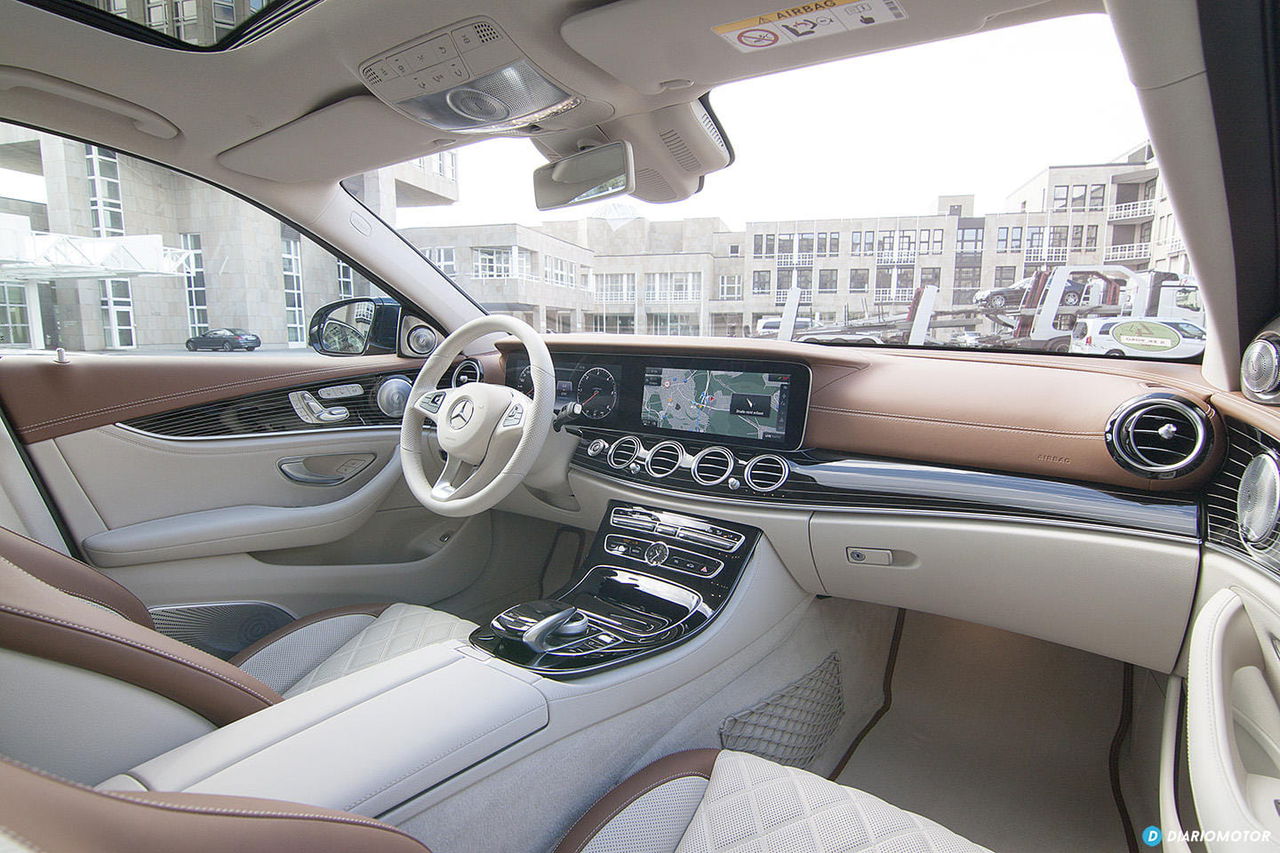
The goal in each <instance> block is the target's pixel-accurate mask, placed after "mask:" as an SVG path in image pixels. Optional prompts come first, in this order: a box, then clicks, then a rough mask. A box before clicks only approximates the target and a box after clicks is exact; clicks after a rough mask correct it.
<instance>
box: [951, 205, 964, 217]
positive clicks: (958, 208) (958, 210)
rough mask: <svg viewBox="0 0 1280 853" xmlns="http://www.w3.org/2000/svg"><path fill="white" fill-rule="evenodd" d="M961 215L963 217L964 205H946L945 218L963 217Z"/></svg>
mask: <svg viewBox="0 0 1280 853" xmlns="http://www.w3.org/2000/svg"><path fill="white" fill-rule="evenodd" d="M963 215H964V205H962V204H951V205H947V216H963Z"/></svg>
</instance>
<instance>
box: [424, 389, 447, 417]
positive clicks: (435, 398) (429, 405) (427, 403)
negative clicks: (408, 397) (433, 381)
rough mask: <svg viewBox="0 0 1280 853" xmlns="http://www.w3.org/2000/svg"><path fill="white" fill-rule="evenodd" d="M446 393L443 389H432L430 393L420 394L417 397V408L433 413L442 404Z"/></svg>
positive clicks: (438, 409)
mask: <svg viewBox="0 0 1280 853" xmlns="http://www.w3.org/2000/svg"><path fill="white" fill-rule="evenodd" d="M446 393H447V392H445V391H433V392H431V393H430V394H424V395H422V396H421V397H419V398H418V408H419V409H421V410H422V411H424V412H430V413H431V414H433V415H434V414H435V413H436V412H438V411H440V407H441V406H442V405H444V398H445V396H446Z"/></svg>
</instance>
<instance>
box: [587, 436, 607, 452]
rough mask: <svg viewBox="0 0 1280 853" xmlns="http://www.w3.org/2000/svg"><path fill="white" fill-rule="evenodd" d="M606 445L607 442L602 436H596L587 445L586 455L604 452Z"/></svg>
mask: <svg viewBox="0 0 1280 853" xmlns="http://www.w3.org/2000/svg"><path fill="white" fill-rule="evenodd" d="M608 446H609V442H607V441H605V440H604V439H602V438H597V439H595V440H594V441H592V442H591V443H590V444H588V445H587V455H588V456H599V455H600V454H601V453H604V451H605V449H606V448H608Z"/></svg>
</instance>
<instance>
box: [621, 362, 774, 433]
mask: <svg viewBox="0 0 1280 853" xmlns="http://www.w3.org/2000/svg"><path fill="white" fill-rule="evenodd" d="M790 390H791V374H789V373H757V372H753V371H742V370H697V369H685V368H677V367H646V368H645V371H644V391H643V392H642V398H641V403H640V422H641V423H642V424H643V425H644V426H645V427H648V428H649V429H669V430H676V431H678V432H691V433H707V434H711V435H717V436H725V437H727V438H745V439H751V440H753V441H764V442H779V441H783V440H784V439H785V438H786V433H787V410H788V402H789V400H788V398H789V396H790Z"/></svg>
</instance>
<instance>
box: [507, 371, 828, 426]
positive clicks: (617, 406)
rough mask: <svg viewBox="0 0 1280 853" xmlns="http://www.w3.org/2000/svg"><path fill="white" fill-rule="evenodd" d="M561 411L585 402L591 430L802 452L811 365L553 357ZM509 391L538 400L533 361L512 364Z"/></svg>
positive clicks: (584, 415)
mask: <svg viewBox="0 0 1280 853" xmlns="http://www.w3.org/2000/svg"><path fill="white" fill-rule="evenodd" d="M553 361H554V364H555V369H556V392H555V393H556V403H555V405H556V408H557V409H559V408H562V407H563V406H566V405H570V404H573V403H578V404H579V405H581V406H582V415H581V419H580V421H579V423H580V424H581V425H582V426H587V427H590V428H592V429H597V430H606V431H614V432H626V433H637V432H639V433H647V434H650V435H660V436H670V437H674V438H687V439H699V440H709V441H720V442H726V443H731V444H737V445H743V446H748V447H765V448H770V449H773V450H795V449H797V448H799V447H800V446H801V444H802V443H803V440H804V428H805V416H806V412H807V410H808V398H809V385H810V375H809V367H808V365H806V364H802V363H798V362H788V361H758V360H754V359H752V360H745V359H731V358H698V357H684V356H669V355H662V356H659V355H620V354H595V353H562V352H557V353H554V355H553ZM506 384H507V385H509V386H511V387H513V388H515V389H517V390H519V391H521V392H522V393H524V394H528V395H532V394H533V380H532V378H531V377H530V373H529V361H528V359H527V357H524V356H523V355H517V354H513V355H512V356H511V357H509V358H508V359H507V365H506Z"/></svg>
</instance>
